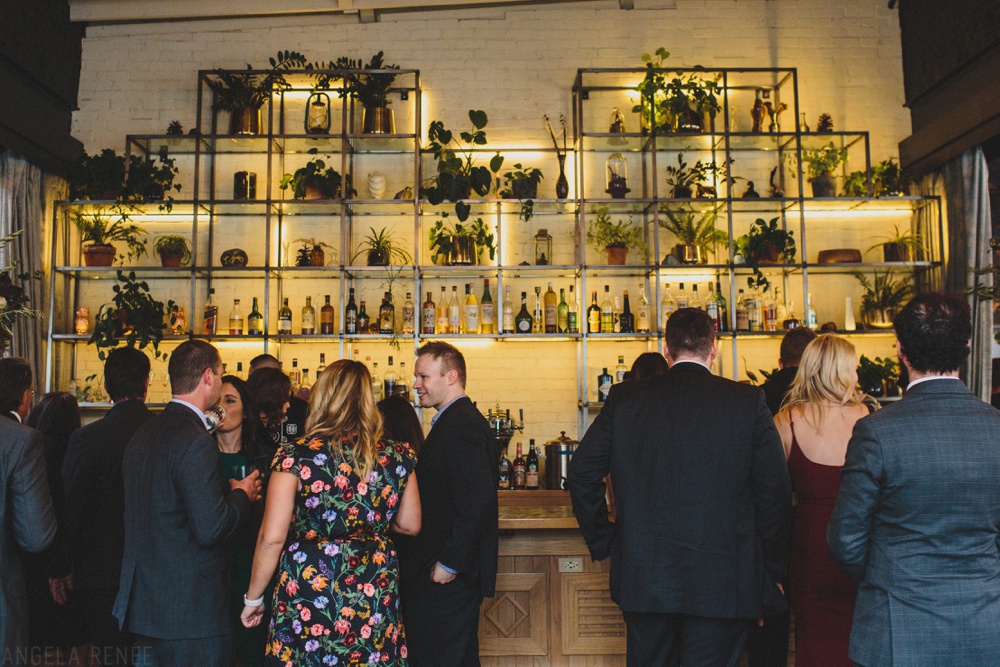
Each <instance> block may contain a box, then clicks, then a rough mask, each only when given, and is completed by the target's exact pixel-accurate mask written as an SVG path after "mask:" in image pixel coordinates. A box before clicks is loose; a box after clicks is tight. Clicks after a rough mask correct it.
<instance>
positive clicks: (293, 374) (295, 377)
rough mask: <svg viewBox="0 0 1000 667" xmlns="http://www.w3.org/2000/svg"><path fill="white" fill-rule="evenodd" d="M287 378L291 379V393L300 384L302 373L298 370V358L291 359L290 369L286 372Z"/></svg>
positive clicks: (296, 389)
mask: <svg viewBox="0 0 1000 667" xmlns="http://www.w3.org/2000/svg"><path fill="white" fill-rule="evenodd" d="M288 379H289V380H291V381H292V393H295V392H297V391H298V390H299V386H301V384H302V373H301V372H299V360H298V359H292V370H290V371H289V372H288Z"/></svg>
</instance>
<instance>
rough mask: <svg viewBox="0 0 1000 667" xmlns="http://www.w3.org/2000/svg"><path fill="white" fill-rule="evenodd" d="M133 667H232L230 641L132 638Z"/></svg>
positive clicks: (223, 637)
mask: <svg viewBox="0 0 1000 667" xmlns="http://www.w3.org/2000/svg"><path fill="white" fill-rule="evenodd" d="M135 639H136V644H137V646H136V660H135V667H195V666H197V667H232V665H233V638H232V636H230V635H224V636H221V637H204V638H199V639H157V638H155V637H142V636H139V635H137V636H136V638H135Z"/></svg>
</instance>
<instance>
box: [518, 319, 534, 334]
mask: <svg viewBox="0 0 1000 667" xmlns="http://www.w3.org/2000/svg"><path fill="white" fill-rule="evenodd" d="M517 330H518V332H519V333H531V321H530V320H521V321H520V322H518V323H517Z"/></svg>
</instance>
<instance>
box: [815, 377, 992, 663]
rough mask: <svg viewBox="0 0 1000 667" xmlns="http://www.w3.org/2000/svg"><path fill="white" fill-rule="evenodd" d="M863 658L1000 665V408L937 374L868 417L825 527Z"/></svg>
mask: <svg viewBox="0 0 1000 667" xmlns="http://www.w3.org/2000/svg"><path fill="white" fill-rule="evenodd" d="M827 539H828V541H829V544H830V551H831V552H832V553H833V556H834V558H836V559H837V561H838V562H839V563H840V565H841V567H842V568H843V569H844V571H845V572H847V574H848V575H850V576H851V577H852V578H853V579H854V580H855V581H857V582H859V587H858V601H857V603H856V605H855V607H854V625H853V627H852V629H851V645H850V657H851V659H852V660H854V661H855V662H857V663H859V664H862V665H871V666H875V665H928V666H931V665H934V666H936V665H995V664H997V663H998V661H1000V413H998V412H997V410H996V409H995V408H993V407H991V406H990V405H989V404H987V403H984V402H983V401H981V400H979V398H977V397H976V396H975V395H973V394H972V392H970V391H969V390H968V388H966V386H965V385H964V384H963V383H962V382H961V381H959V380H951V379H949V380H929V381H927V382H922V383H920V384H918V385H916V386H914V387H913V388H912V389H910V390H909V391H908V392H906V395H905V396H904V397H903V398H902V400H900V401H899V402H898V403H896V404H894V405H890V406H889V407H887V408H886V409H884V410H881V411H879V412H876V413H874V414H872V415H870V416H868V417H865V418H864V419H862V420H860V421H859V422H858V423H857V424H856V425H855V427H854V433H853V435H852V437H851V441H850V444H849V445H848V447H847V460H846V462H845V464H844V468H843V471H842V472H841V483H840V492H839V494H838V495H837V503H836V505H835V506H834V511H833V517H832V519H831V520H830V525H829V528H828V529H827Z"/></svg>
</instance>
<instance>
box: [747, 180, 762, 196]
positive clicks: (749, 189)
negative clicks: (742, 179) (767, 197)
mask: <svg viewBox="0 0 1000 667" xmlns="http://www.w3.org/2000/svg"><path fill="white" fill-rule="evenodd" d="M743 199H760V193H759V192H757V191H756V190H754V189H753V181H747V189H746V191H745V192H744V193H743Z"/></svg>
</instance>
